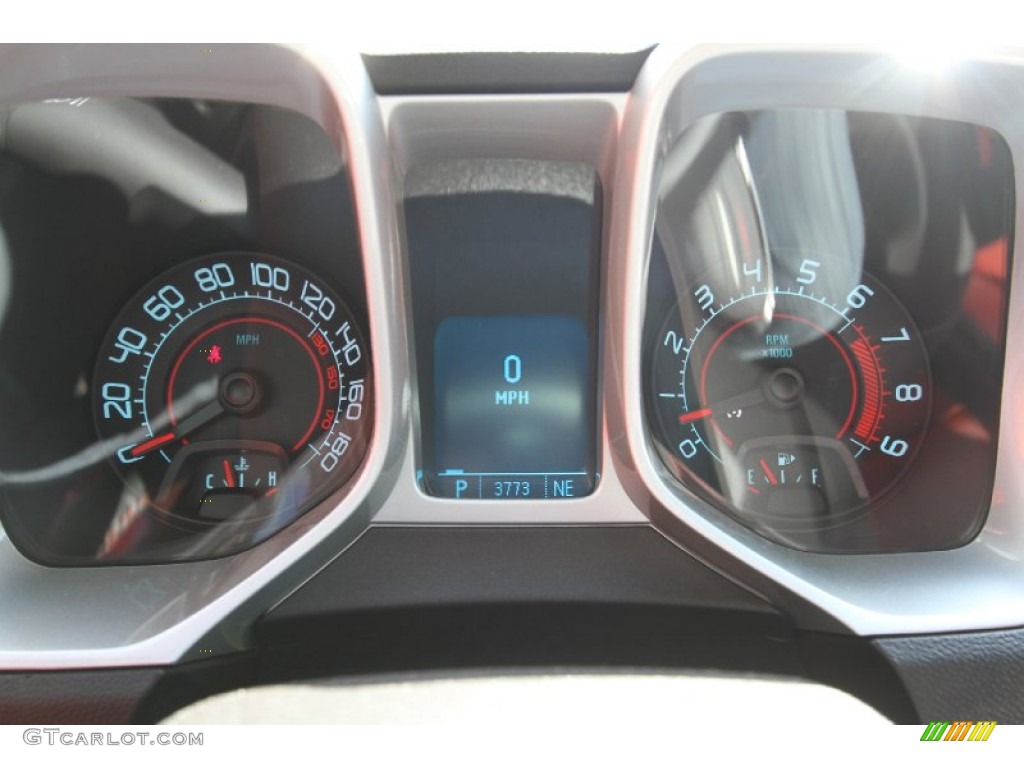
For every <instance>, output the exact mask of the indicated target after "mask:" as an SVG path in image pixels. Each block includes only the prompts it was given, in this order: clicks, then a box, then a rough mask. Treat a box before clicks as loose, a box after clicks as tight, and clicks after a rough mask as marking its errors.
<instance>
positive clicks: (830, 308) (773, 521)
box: [648, 255, 932, 531]
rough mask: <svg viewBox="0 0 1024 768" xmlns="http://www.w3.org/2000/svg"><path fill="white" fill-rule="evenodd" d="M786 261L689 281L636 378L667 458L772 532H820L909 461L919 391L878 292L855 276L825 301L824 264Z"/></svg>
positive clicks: (893, 313) (757, 260)
mask: <svg viewBox="0 0 1024 768" xmlns="http://www.w3.org/2000/svg"><path fill="white" fill-rule="evenodd" d="M789 260H790V261H792V262H793V265H794V267H795V269H794V270H792V272H793V277H792V279H788V278H786V277H779V275H780V273H782V272H784V270H779V269H776V270H773V269H772V265H771V264H770V263H768V262H767V260H766V259H765V258H763V257H761V256H757V257H752V258H750V259H748V260H747V262H746V263H745V264H744V268H743V274H744V280H743V284H742V285H741V286H740V288H739V290H737V291H734V292H733V293H731V294H728V295H721V294H720V292H719V291H717V290H716V288H715V287H714V286H713V285H711V284H710V283H709V282H703V281H698V282H697V283H696V284H694V285H692V286H690V287H689V289H688V291H687V294H686V295H685V296H683V297H682V298H681V300H680V301H679V303H677V304H676V306H675V307H674V308H673V309H672V310H671V312H670V313H669V315H668V317H667V319H666V320H665V322H664V324H663V325H662V327H661V330H660V333H659V334H658V336H657V342H656V347H655V348H654V349H653V350H652V351H651V357H650V364H651V366H652V369H651V373H650V376H649V379H648V381H649V392H648V399H649V408H650V410H651V411H652V415H653V422H654V426H655V431H656V435H657V438H658V445H659V448H660V450H661V451H662V454H663V458H664V459H665V461H666V464H667V466H668V467H669V468H670V469H671V470H672V471H673V472H674V474H676V476H677V477H679V478H680V479H681V480H683V481H684V482H691V483H694V484H696V485H697V486H698V487H699V488H700V489H702V490H703V491H704V492H706V493H708V494H710V495H712V496H713V497H716V498H720V499H722V500H724V501H725V502H726V504H727V505H728V506H729V508H730V509H731V510H733V511H734V512H735V513H738V514H739V515H740V516H741V517H743V518H744V519H746V520H748V521H750V522H753V523H754V524H755V525H768V526H770V527H771V528H772V529H773V530H775V531H787V530H793V531H797V530H807V529H824V528H829V527H832V526H835V525H838V524H841V523H843V522H845V521H847V520H849V519H850V518H851V516H856V515H857V514H858V513H859V511H860V510H862V509H863V508H864V507H865V506H866V505H867V504H869V503H870V502H871V501H872V500H875V499H878V498H879V497H881V496H882V495H884V494H885V493H886V492H887V490H888V489H889V488H890V487H892V486H893V484H894V483H895V482H896V481H897V480H898V478H899V477H900V476H901V475H902V474H903V472H904V471H905V470H906V469H907V467H908V466H909V465H910V464H911V462H912V461H913V460H914V456H915V454H916V452H917V450H918V448H919V447H920V444H921V441H922V439H923V435H924V433H925V431H926V428H927V423H928V416H929V411H930V402H931V396H932V385H931V377H930V374H929V369H928V360H927V355H926V353H925V350H924V347H923V345H922V342H921V338H920V334H919V332H918V330H917V328H916V327H915V325H914V323H913V321H912V320H911V319H910V317H909V316H908V314H907V312H906V311H905V310H904V309H903V307H901V306H900V304H899V302H898V301H897V300H896V299H895V297H893V296H892V294H890V293H889V292H888V291H887V290H885V289H884V288H883V287H882V286H881V285H880V284H879V283H877V282H876V281H875V280H873V279H872V278H870V277H869V276H867V275H862V276H861V280H860V282H859V283H857V284H856V285H853V286H851V288H850V290H848V291H847V292H844V293H843V294H841V295H832V294H831V293H830V292H829V291H828V290H827V289H826V288H824V286H829V285H834V284H835V283H836V281H834V280H828V279H826V277H825V275H824V268H823V266H822V265H823V264H825V263H827V259H825V258H821V257H817V258H816V257H814V256H813V255H812V256H805V257H799V258H795V259H792V258H790V259H789ZM773 274H774V276H775V277H776V279H777V280H778V281H777V282H776V281H775V280H771V279H770V277H771V276H773Z"/></svg>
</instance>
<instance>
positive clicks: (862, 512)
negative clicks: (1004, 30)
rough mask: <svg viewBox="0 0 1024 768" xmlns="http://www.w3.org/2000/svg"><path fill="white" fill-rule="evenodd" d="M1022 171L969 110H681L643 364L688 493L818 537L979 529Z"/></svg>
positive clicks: (742, 516) (667, 460)
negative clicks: (698, 114)
mask: <svg viewBox="0 0 1024 768" xmlns="http://www.w3.org/2000/svg"><path fill="white" fill-rule="evenodd" d="M1012 189H1013V168H1012V164H1011V160H1010V154H1009V150H1008V148H1007V146H1006V144H1005V142H1004V141H1003V140H1002V138H1000V137H999V136H998V135H997V134H995V133H994V132H992V131H990V130H987V129H984V128H981V127H979V126H974V125H967V124H963V123H955V122H951V121H943V120H932V119H924V118H913V117H903V116H898V115H883V114H867V113H856V112H844V111H841V110H827V109H778V110H764V111H755V112H735V113H725V114H718V115H711V116H708V117H704V118H702V119H700V120H698V121H697V122H696V123H695V124H693V125H692V126H690V127H689V128H687V129H686V130H684V131H682V132H681V133H680V134H679V135H678V136H677V137H676V138H675V140H674V142H673V143H672V144H671V145H670V147H669V148H668V149H667V150H666V155H665V157H664V158H663V160H662V166H661V168H660V175H659V184H658V188H657V190H656V194H655V200H656V208H655V218H654V227H653V232H652V238H651V254H650V261H649V266H648V270H649V271H648V276H647V315H646V318H645V321H644V329H643V349H644V360H643V363H642V365H643V367H642V370H643V372H644V373H643V375H644V401H645V402H644V408H645V412H646V416H647V424H648V427H649V430H650V433H649V434H650V438H651V440H650V447H651V449H652V453H653V454H654V455H655V456H656V458H657V459H659V460H660V462H661V463H662V464H664V466H665V468H666V470H667V471H668V473H669V474H670V475H671V477H672V479H670V480H669V482H670V483H672V484H673V485H675V486H676V487H677V488H678V489H681V493H680V498H681V499H683V500H684V501H683V503H686V501H685V499H686V494H691V495H692V496H696V497H699V498H700V499H702V500H703V501H705V502H707V503H708V504H709V505H710V506H711V507H712V508H713V509H714V510H718V511H720V512H722V513H725V514H727V515H729V516H731V517H732V518H734V519H736V520H738V521H740V522H741V523H743V524H744V525H746V526H748V527H750V528H752V529H754V530H755V531H757V532H758V533H759V534H761V535H763V536H765V537H767V538H769V539H772V540H773V541H775V542H778V543H780V544H784V545H787V546H791V547H795V548H799V549H805V550H811V551H818V552H898V551H914V550H920V551H925V550H934V549H947V548H950V547H955V546H960V545H962V544H965V543H967V542H968V541H970V540H971V538H972V537H973V536H974V535H975V534H976V533H977V532H978V530H980V528H981V526H982V524H983V522H984V518H985V514H986V512H987V509H988V504H989V501H990V499H991V497H992V489H993V480H994V472H995V457H996V446H997V437H998V427H999V405H1000V399H1001V386H1002V369H1003V355H1004V337H1005V326H1006V316H1007V314H1006V313H1007V304H1008V299H1007V287H1008V272H1009V254H1010V253H1011V252H1012V214H1013V194H1012ZM692 496H691V499H690V500H691V501H692V500H693V499H692ZM707 512H708V514H714V511H712V510H710V509H709V510H708V511H707Z"/></svg>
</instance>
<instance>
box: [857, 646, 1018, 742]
mask: <svg viewBox="0 0 1024 768" xmlns="http://www.w3.org/2000/svg"><path fill="white" fill-rule="evenodd" d="M874 645H875V646H876V647H877V648H878V649H879V650H880V651H881V652H882V654H884V655H885V656H886V657H887V658H889V659H890V660H891V661H892V664H893V666H895V668H896V670H897V673H898V674H899V676H900V677H901V678H902V680H903V682H904V684H905V685H906V688H907V691H908V693H909V694H910V697H911V699H913V701H914V704H915V706H916V708H917V711H918V715H919V717H920V720H921V721H922V722H928V721H930V720H997V721H999V722H1000V723H1004V722H1005V723H1024V696H1022V695H1021V692H1022V691H1024V664H1022V663H1021V659H1024V629H1007V630H1001V631H999V632H967V633H964V634H959V635H931V636H927V637H900V638H885V639H882V640H876V641H874Z"/></svg>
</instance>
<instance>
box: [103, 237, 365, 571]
mask: <svg viewBox="0 0 1024 768" xmlns="http://www.w3.org/2000/svg"><path fill="white" fill-rule="evenodd" d="M364 338H365V337H364V335H363V334H362V332H361V331H360V329H359V328H358V326H357V324H356V321H355V318H354V317H353V315H352V314H351V312H350V310H349V309H348V308H347V307H346V305H345V304H344V303H343V302H342V300H341V299H340V298H339V297H338V296H337V295H336V294H335V293H334V292H333V291H332V290H331V289H330V288H329V287H328V286H327V285H326V284H325V283H323V282H322V281H321V280H319V279H317V278H315V277H314V276H313V275H311V274H309V273H308V272H306V271H305V270H303V269H301V268H300V267H298V266H296V265H294V264H289V263H287V262H284V261H281V260H279V259H276V258H272V257H269V256H264V255H260V254H243V253H232V254H222V255H217V256H211V257H206V258H203V259H199V260H197V261H192V262H188V263H185V264H182V265H181V266H179V267H176V268H175V269H173V270H171V271H169V272H167V273H165V274H163V275H161V276H160V277H159V278H158V279H157V280H155V281H153V282H151V283H150V284H149V285H147V286H146V287H145V288H144V289H143V290H142V291H141V292H140V293H139V294H138V295H137V296H136V297H135V299H133V300H132V301H131V302H129V304H128V305H127V307H126V308H125V310H124V311H123V312H122V313H121V315H120V316H119V317H118V318H117V320H116V321H115V323H114V325H113V327H112V328H111V330H110V332H109V333H108V335H107V338H106V341H105V342H104V344H103V347H102V350H101V354H100V359H99V362H98V364H97V368H96V373H95V388H94V392H95V394H94V398H95V399H94V410H95V416H96V422H97V425H98V429H99V432H100V434H101V436H102V437H103V438H109V439H111V440H114V441H117V440H118V439H120V440H121V441H122V442H123V445H121V446H120V447H119V448H118V450H117V451H116V457H115V458H114V459H113V462H114V465H115V468H116V469H117V471H118V472H119V473H120V474H121V476H122V477H123V478H124V479H125V481H126V488H135V494H134V497H135V503H134V506H135V508H137V509H139V510H142V509H144V510H146V513H147V514H145V515H140V514H136V515H135V516H134V519H132V518H133V516H132V515H131V514H130V513H128V514H127V518H129V519H128V521H127V523H126V524H125V525H122V526H115V527H114V528H112V530H111V533H110V534H108V541H107V542H106V543H105V545H104V546H105V548H109V549H110V553H116V552H117V551H118V550H119V549H121V548H127V547H135V546H137V545H138V539H139V537H141V538H143V539H149V538H152V537H154V536H157V537H159V536H161V535H166V533H163V534H161V533H159V532H158V530H157V529H159V528H160V526H159V525H158V523H159V524H163V526H164V527H167V526H168V525H170V527H172V528H174V529H177V530H180V531H190V532H195V531H201V530H204V529H208V528H210V527H213V526H217V525H220V524H223V523H225V522H226V521H229V520H230V521H232V522H233V523H235V524H238V523H252V524H253V525H256V526H259V527H260V528H261V529H265V528H267V527H270V528H273V529H275V530H276V529H277V528H279V527H280V526H281V525H284V524H286V523H287V522H290V521H291V520H292V519H294V518H295V517H296V516H298V515H299V514H302V513H303V512H305V511H306V510H308V509H309V508H310V507H311V506H312V505H313V504H314V503H316V502H317V501H319V500H320V499H322V498H323V497H324V496H325V495H326V494H327V493H329V492H330V491H331V490H333V489H335V488H337V487H339V486H340V485H341V484H342V483H344V482H345V481H346V480H347V479H348V478H349V477H350V476H351V475H352V473H353V472H354V471H355V469H356V468H357V467H358V466H359V464H360V462H361V460H362V457H363V455H364V453H365V451H366V446H367V443H368V440H369V435H370V428H371V424H372V421H373V409H372V402H371V393H372V387H371V382H370V371H371V368H370V355H369V350H368V349H367V347H366V343H365V340H364ZM271 520H273V521H275V522H273V523H271V522H270V521H271ZM128 523H130V524H128ZM154 526H156V528H154ZM236 527H237V526H236ZM243 527H244V526H243ZM264 532H265V533H266V531H264ZM269 532H273V531H272V530H271V531H269ZM268 535H269V534H268Z"/></svg>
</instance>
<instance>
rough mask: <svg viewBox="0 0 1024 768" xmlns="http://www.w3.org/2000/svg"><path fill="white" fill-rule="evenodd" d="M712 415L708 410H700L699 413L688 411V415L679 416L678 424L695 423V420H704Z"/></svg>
mask: <svg viewBox="0 0 1024 768" xmlns="http://www.w3.org/2000/svg"><path fill="white" fill-rule="evenodd" d="M711 413H712V411H711V409H710V408H701V409H700V410H699V411H689V412H688V413H681V414H679V423H680V424H689V423H690V422H691V421H697V419H706V418H707V417H708V416H710V415H711Z"/></svg>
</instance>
